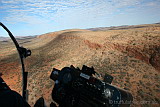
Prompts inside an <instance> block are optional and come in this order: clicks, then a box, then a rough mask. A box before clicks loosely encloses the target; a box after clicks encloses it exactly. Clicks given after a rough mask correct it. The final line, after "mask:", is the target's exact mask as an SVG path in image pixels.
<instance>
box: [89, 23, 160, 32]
mask: <svg viewBox="0 0 160 107" xmlns="http://www.w3.org/2000/svg"><path fill="white" fill-rule="evenodd" d="M150 26H160V23H155V24H144V25H122V26H111V27H98V28H89V29H88V30H92V31H105V30H123V29H134V28H146V27H150Z"/></svg>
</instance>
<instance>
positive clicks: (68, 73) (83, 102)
mask: <svg viewBox="0 0 160 107" xmlns="http://www.w3.org/2000/svg"><path fill="white" fill-rule="evenodd" d="M95 73H96V72H95V71H94V68H93V67H92V68H89V67H87V66H85V65H84V66H83V67H82V70H80V69H79V68H75V67H74V66H72V65H71V67H64V68H63V69H62V70H58V69H55V68H53V71H52V73H51V75H50V78H51V79H52V80H54V81H55V86H54V88H53V91H52V98H53V100H54V101H56V102H57V103H58V104H59V106H60V107H129V106H130V104H131V103H132V100H133V97H132V95H131V94H130V93H129V92H127V91H125V90H123V89H120V88H117V87H115V86H113V85H111V84H110V83H111V82H112V80H113V77H112V76H110V75H106V76H105V78H104V81H105V82H104V81H102V80H100V79H97V78H95V77H93V74H95ZM107 79H108V80H107Z"/></svg>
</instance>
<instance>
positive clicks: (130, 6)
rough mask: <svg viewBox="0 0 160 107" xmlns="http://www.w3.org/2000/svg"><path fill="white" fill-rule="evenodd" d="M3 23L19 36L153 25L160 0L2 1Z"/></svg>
mask: <svg viewBox="0 0 160 107" xmlns="http://www.w3.org/2000/svg"><path fill="white" fill-rule="evenodd" d="M0 22H2V23H3V24H5V25H6V26H7V27H8V28H9V29H10V31H11V32H12V33H13V35H15V36H32V35H40V34H45V33H49V32H54V31H59V30H65V29H87V28H96V27H109V26H121V25H138V24H151V23H157V22H160V0H0ZM0 36H7V34H6V33H5V32H4V30H3V29H2V28H0Z"/></svg>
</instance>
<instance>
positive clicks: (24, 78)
mask: <svg viewBox="0 0 160 107" xmlns="http://www.w3.org/2000/svg"><path fill="white" fill-rule="evenodd" d="M0 26H2V27H3V28H4V29H5V30H6V31H7V33H8V35H9V36H10V38H11V39H12V41H13V43H14V44H15V46H16V48H17V51H18V54H19V58H20V62H21V65H22V97H23V98H24V99H25V100H27V75H28V72H25V66H24V61H23V59H24V58H26V57H27V56H30V55H31V51H30V50H28V49H26V48H23V47H20V46H19V44H18V42H17V40H16V39H15V37H14V36H13V34H12V33H11V32H10V31H9V30H8V28H7V27H6V26H5V25H3V24H2V23H1V22H0Z"/></svg>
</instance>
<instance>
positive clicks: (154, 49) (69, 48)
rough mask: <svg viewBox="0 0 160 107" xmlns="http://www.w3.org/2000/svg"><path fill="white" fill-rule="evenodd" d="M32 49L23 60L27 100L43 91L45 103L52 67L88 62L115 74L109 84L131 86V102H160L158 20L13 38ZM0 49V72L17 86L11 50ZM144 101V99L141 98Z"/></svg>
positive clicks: (154, 106)
mask: <svg viewBox="0 0 160 107" xmlns="http://www.w3.org/2000/svg"><path fill="white" fill-rule="evenodd" d="M18 41H19V42H20V44H21V45H22V46H25V47H27V48H30V49H31V50H32V56H31V57H28V58H27V59H26V60H25V64H26V70H27V71H28V72H29V76H28V89H29V104H30V105H32V106H33V104H34V103H35V101H36V100H37V99H38V98H39V97H41V96H43V97H44V98H45V100H46V102H47V105H48V106H49V103H50V102H51V101H52V100H51V96H50V95H51V91H52V88H53V87H54V82H53V81H52V80H50V79H49V76H50V73H51V71H52V68H53V67H55V68H57V69H61V68H63V67H65V66H70V65H74V66H76V67H80V68H81V67H82V65H84V64H85V65H87V66H93V67H94V68H95V70H96V71H97V72H98V73H100V74H101V75H102V76H104V74H105V73H108V74H110V75H112V76H113V77H114V80H113V83H112V84H113V85H116V86H118V87H121V88H124V89H126V90H128V91H130V92H131V93H132V94H133V97H134V103H133V105H132V107H146V106H147V107H159V106H160V99H159V98H160V93H159V88H160V78H159V73H160V63H159V62H160V25H159V24H149V25H136V26H120V27H111V28H94V29H87V30H81V29H74V30H71V29H70V30H63V31H59V32H52V33H47V34H43V35H39V36H36V37H33V38H32V37H29V38H25V39H24V38H23V39H18ZM0 44H2V45H1V46H2V47H3V46H6V47H10V48H0V65H1V66H0V72H3V74H4V75H3V78H4V80H5V81H6V82H7V84H9V85H10V87H11V88H12V89H14V90H16V91H18V92H20V91H21V73H20V65H19V60H18V56H17V54H16V50H14V49H12V48H13V47H12V48H11V46H9V45H8V46H7V45H6V44H5V45H3V43H2V42H0ZM142 101H148V102H149V103H143V102H142Z"/></svg>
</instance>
